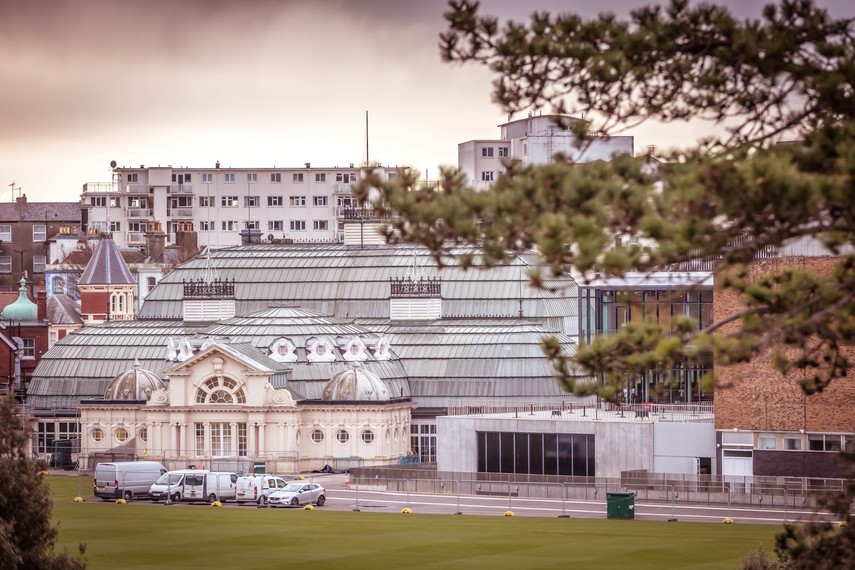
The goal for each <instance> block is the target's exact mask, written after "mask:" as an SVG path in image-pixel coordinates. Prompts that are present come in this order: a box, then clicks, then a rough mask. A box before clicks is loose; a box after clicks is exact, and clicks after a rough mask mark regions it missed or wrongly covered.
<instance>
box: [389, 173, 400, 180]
mask: <svg viewBox="0 0 855 570" xmlns="http://www.w3.org/2000/svg"><path fill="white" fill-rule="evenodd" d="M397 178H398V173H397V172H390V173H389V174H387V175H386V179H387V180H396V179H397Z"/></svg>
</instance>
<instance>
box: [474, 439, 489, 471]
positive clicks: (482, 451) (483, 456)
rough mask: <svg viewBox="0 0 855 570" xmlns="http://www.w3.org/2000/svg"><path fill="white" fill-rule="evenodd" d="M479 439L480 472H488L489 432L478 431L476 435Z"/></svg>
mask: <svg viewBox="0 0 855 570" xmlns="http://www.w3.org/2000/svg"><path fill="white" fill-rule="evenodd" d="M475 437H476V439H477V440H478V473H486V472H487V434H486V433H484V432H480V431H479V432H478V433H477V434H476V435H475Z"/></svg>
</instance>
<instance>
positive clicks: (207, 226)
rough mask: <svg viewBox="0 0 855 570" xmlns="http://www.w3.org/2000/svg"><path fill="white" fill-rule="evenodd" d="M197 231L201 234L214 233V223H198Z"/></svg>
mask: <svg viewBox="0 0 855 570" xmlns="http://www.w3.org/2000/svg"><path fill="white" fill-rule="evenodd" d="M199 230H200V231H203V232H212V231H214V222H199Z"/></svg>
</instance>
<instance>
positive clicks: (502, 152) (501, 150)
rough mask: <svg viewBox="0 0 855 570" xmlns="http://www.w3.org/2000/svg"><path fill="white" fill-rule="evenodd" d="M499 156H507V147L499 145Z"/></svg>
mask: <svg viewBox="0 0 855 570" xmlns="http://www.w3.org/2000/svg"><path fill="white" fill-rule="evenodd" d="M499 158H508V147H506V146H500V147H499Z"/></svg>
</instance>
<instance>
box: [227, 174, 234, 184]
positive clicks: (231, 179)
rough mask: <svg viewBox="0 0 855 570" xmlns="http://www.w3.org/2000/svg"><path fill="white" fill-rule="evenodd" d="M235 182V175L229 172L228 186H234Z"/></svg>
mask: <svg viewBox="0 0 855 570" xmlns="http://www.w3.org/2000/svg"><path fill="white" fill-rule="evenodd" d="M234 181H235V173H234V172H227V173H226V184H234Z"/></svg>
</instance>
